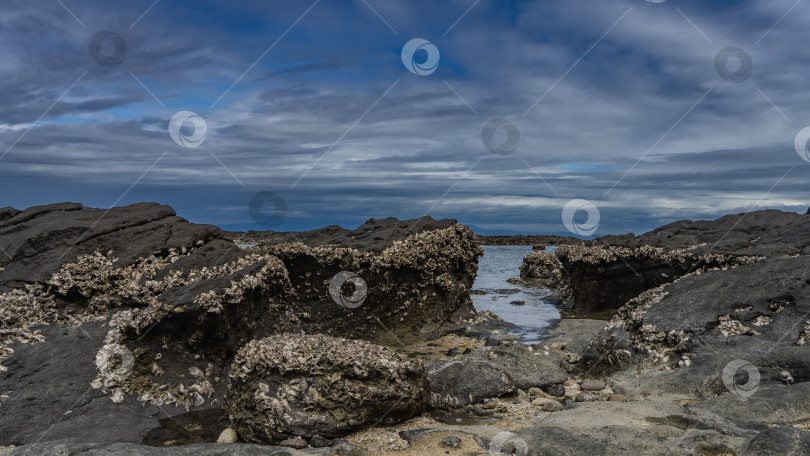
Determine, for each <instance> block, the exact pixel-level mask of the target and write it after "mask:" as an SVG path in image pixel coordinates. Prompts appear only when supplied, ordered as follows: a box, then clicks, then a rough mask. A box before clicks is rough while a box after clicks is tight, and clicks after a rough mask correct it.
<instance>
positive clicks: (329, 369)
mask: <svg viewBox="0 0 810 456" xmlns="http://www.w3.org/2000/svg"><path fill="white" fill-rule="evenodd" d="M230 380H231V386H230V388H229V389H228V394H227V396H226V398H225V409H226V411H227V412H228V414H229V416H230V418H231V421H232V423H233V427H234V429H236V431H237V432H238V433H239V436H240V437H241V438H242V439H243V440H245V441H247V442H269V443H273V442H279V441H283V440H285V439H288V438H291V437H294V436H302V437H307V438H309V437H312V436H315V435H322V436H325V437H328V438H334V437H339V436H342V435H345V434H347V433H348V432H350V431H354V430H357V429H360V428H362V427H363V426H367V425H370V424H377V423H383V424H392V423H396V422H398V421H402V420H404V419H408V418H411V417H413V416H415V415H418V414H420V413H422V412H423V411H424V410H425V407H426V405H427V400H428V380H427V376H426V375H425V371H424V368H423V367H422V364H421V362H419V361H417V360H410V359H408V358H407V357H405V356H404V355H397V354H394V353H393V352H392V351H390V350H388V349H386V348H384V347H380V346H377V345H373V344H369V343H368V342H361V341H353V340H347V339H338V338H331V337H328V336H323V335H315V336H298V335H293V334H282V335H277V336H271V337H269V338H266V339H261V340H254V341H251V342H250V343H248V344H247V345H245V346H244V347H242V349H241V350H240V351H239V353H238V354H237V356H236V358H235V359H234V362H233V365H232V367H231V373H230ZM304 444H306V442H304Z"/></svg>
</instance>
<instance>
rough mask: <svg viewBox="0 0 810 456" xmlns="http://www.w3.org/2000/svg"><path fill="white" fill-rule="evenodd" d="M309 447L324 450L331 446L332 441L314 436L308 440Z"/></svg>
mask: <svg viewBox="0 0 810 456" xmlns="http://www.w3.org/2000/svg"><path fill="white" fill-rule="evenodd" d="M309 445H310V446H311V447H313V448H325V447H328V446H332V441H331V440H329V439H325V438H323V437H321V436H319V435H314V436H312V438H311V439H309Z"/></svg>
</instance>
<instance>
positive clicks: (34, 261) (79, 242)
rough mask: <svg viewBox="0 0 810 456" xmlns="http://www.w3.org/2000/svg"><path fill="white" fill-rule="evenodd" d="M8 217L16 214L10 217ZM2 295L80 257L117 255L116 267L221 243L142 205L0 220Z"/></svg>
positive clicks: (73, 207)
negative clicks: (173, 250)
mask: <svg viewBox="0 0 810 456" xmlns="http://www.w3.org/2000/svg"><path fill="white" fill-rule="evenodd" d="M9 214H14V215H13V216H11V217H8V215H9ZM0 219H2V220H1V221H0V251H2V252H5V253H4V254H3V255H0V267H2V268H3V269H4V270H3V271H2V272H0V292H4V291H9V290H10V289H11V288H15V287H20V286H22V285H23V284H26V283H34V282H44V281H46V280H48V279H49V278H50V276H51V274H53V273H55V272H57V271H58V270H59V267H60V266H61V265H62V264H63V263H68V262H74V261H76V259H77V257H78V256H79V255H82V254H92V253H93V252H95V251H99V252H102V253H106V252H108V251H110V250H112V251H113V252H115V255H116V257H117V258H118V264H121V265H128V264H131V263H132V262H134V261H135V260H136V259H137V258H142V257H144V258H145V257H148V256H149V255H151V254H152V253H154V252H156V251H168V250H169V249H170V248H177V249H179V248H181V247H184V246H185V247H191V246H195V245H196V246H200V245H203V244H205V243H207V242H210V241H211V240H214V239H217V238H221V237H222V232H221V231H220V230H219V228H217V227H214V226H210V225H196V224H192V223H189V222H187V221H186V220H184V219H182V218H180V217H177V215H176V214H175V212H174V210H173V209H172V208H171V207H169V206H163V205H160V204H155V203H138V204H132V205H129V206H124V207H114V208H111V209H106V210H105V209H94V208H89V207H84V206H82V205H80V204H75V203H60V204H49V205H46V206H36V207H31V208H28V209H26V210H24V211H18V212H16V213H14V212H10V211H9V210H8V209H6V210H5V215H4V217H0Z"/></svg>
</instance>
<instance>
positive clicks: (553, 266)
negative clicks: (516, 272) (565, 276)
mask: <svg viewBox="0 0 810 456" xmlns="http://www.w3.org/2000/svg"><path fill="white" fill-rule="evenodd" d="M520 277H521V278H522V279H540V280H542V281H543V282H544V283H545V284H546V285H547V286H548V287H550V288H555V287H556V286H557V285H559V282H560V280H561V279H562V276H561V271H560V262H559V261H557V258H556V257H555V256H554V255H552V254H550V253H548V252H544V251H543V250H539V249H533V250H532V251H531V252H529V253H527V254H526V256H524V257H523V263H521V265H520Z"/></svg>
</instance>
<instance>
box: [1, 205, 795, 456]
mask: <svg viewBox="0 0 810 456" xmlns="http://www.w3.org/2000/svg"><path fill="white" fill-rule="evenodd" d="M808 222H810V215H803V214H788V213H782V212H778V211H761V212H754V213H750V214H738V215H732V216H727V217H723V218H721V219H719V220H716V221H705V222H678V223H675V224H671V225H667V226H665V227H662V228H659V229H657V230H654V231H652V232H650V233H647V234H644V235H642V236H634V235H625V236H611V237H606V238H601V239H597V240H595V241H589V242H582V241H573V240H572V241H570V242H568V241H565V240H564V239H561V238H560V239H558V238H556V237H542V242H540V244H542V245H561V246H560V247H559V248H558V249H557V250H556V252H555V253H554V254H550V253H547V252H545V251H544V250H542V249H539V248H538V249H536V250H533V251H532V252H531V253H530V254H529V255H527V256H526V258H525V259H524V264H523V265H522V266H521V267H520V270H519V273H520V276H521V280H523V281H526V282H527V283H531V284H534V285H540V286H544V287H548V288H549V289H551V290H552V291H553V292H554V293H555V296H556V299H557V300H558V301H559V303H560V306H561V307H562V308H564V309H566V312H567V313H566V316H571V317H575V318H564V319H563V320H562V321H560V322H559V324H558V325H557V326H556V327H555V328H553V329H552V330H551V331H550V333H549V334H548V336H547V338H546V340H545V341H544V343H543V344H540V345H524V344H521V343H519V342H518V341H516V340H514V339H513V338H511V337H509V335H508V334H506V333H505V332H506V330H508V327H509V325H508V324H506V323H505V322H503V321H502V320H500V319H499V318H498V317H497V316H496V315H494V314H492V313H491V312H476V310H475V309H474V307H473V306H472V302H471V300H470V288H471V287H472V284H473V281H474V279H475V276H476V272H477V263H478V258H479V257H480V255H481V254H482V250H481V247H480V246H479V242H481V241H482V240H483V239H482V238H481V237H476V236H475V235H474V234H473V233H472V231H471V230H470V229H469V228H467V227H465V226H462V225H460V224H458V223H457V222H455V221H453V220H441V221H436V220H433V219H431V218H429V217H424V218H422V219H419V220H406V221H400V220H397V219H390V218H389V219H380V220H375V219H371V220H369V221H367V222H366V223H365V224H363V225H361V226H360V227H358V228H357V229H355V230H346V229H343V228H341V227H334V226H333V227H326V228H323V229H320V230H314V231H310V232H304V233H276V232H247V233H231V232H224V231H221V230H219V229H218V228H216V227H213V226H207V225H198V224H193V223H189V222H188V221H186V220H184V219H182V218H180V217H177V215H176V214H175V213H174V211H173V210H172V209H171V208H169V207H167V206H162V205H158V204H146V203H144V204H135V205H131V206H126V207H120V208H113V209H110V210H101V209H93V208H87V207H83V206H81V205H78V204H72V203H63V204H54V205H48V206H39V207H33V208H29V209H25V210H16V209H12V208H4V209H0V250H2V252H3V255H2V256H0V293H2V294H0V336H2V337H0V455H3V456H6V455H8V456H17V455H60V456H61V455H73V454H78V453H81V454H88V455H102V454H105V455H106V454H132V455H192V454H194V455H214V454H217V455H219V454H234V455H240V454H244V455H278V456H280V455H332V456H339V455H354V456H358V455H377V454H400V455H403V456H406V455H424V454H448V455H471V454H481V455H486V454H518V455H523V456H527V455H532V456H534V455H566V454H571V455H574V454H628V455H629V454H633V455H635V454H676V455H691V454H702V455H710V454H711V455H721V454H723V455H725V454H728V455H760V454H789V455H799V454H810V433H809V432H808V429H810V386H808V385H810V381H809V380H810V352H808V350H810V348H808V346H810V298H809V297H808V287H810V256H808V253H810V223H808ZM525 240H529V239H528V238H527V239H525ZM531 240H532V241H538V240H539V239H531ZM502 242H507V241H502ZM533 243H535V242H533ZM563 244H564V245H563ZM515 274H516V275H517V274H518V270H517V269H516V271H515ZM583 317H589V318H588V319H586V318H583Z"/></svg>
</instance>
